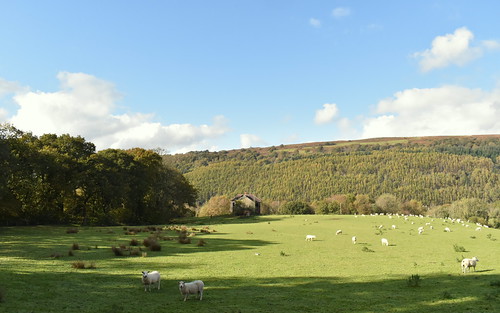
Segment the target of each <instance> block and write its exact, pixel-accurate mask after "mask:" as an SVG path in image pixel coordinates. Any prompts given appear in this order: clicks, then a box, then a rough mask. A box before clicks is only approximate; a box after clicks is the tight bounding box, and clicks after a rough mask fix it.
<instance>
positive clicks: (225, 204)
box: [198, 196, 231, 216]
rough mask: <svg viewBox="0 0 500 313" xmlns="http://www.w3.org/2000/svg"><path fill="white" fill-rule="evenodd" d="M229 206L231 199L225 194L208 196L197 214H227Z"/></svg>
mask: <svg viewBox="0 0 500 313" xmlns="http://www.w3.org/2000/svg"><path fill="white" fill-rule="evenodd" d="M230 208H231V200H229V198H228V197H226V196H215V197H212V198H210V200H208V202H207V203H205V204H204V205H203V206H202V207H201V208H200V211H198V216H217V215H228V214H229V213H231V212H230Z"/></svg>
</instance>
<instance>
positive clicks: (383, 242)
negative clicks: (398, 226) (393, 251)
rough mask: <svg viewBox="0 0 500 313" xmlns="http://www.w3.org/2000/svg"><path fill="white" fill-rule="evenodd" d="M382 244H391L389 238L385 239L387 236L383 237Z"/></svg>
mask: <svg viewBox="0 0 500 313" xmlns="http://www.w3.org/2000/svg"><path fill="white" fill-rule="evenodd" d="M381 241H382V245H383V246H389V240H387V239H385V238H382V240H381Z"/></svg>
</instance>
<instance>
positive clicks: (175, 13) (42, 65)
mask: <svg viewBox="0 0 500 313" xmlns="http://www.w3.org/2000/svg"><path fill="white" fill-rule="evenodd" d="M498 12H500V2H499V1H493V0H492V1H460V0H453V1H431V0H429V1H378V0H373V1H293V0H289V1H267V0H255V1H234V0H233V1H222V0H221V1H201V0H199V1H196V0H193V1H167V0H165V1H153V0H149V1H147V0H146V1H127V0H108V1H93V0H86V1H53V0H46V1H35V0H32V1H28V0H19V1H7V0H0V40H1V41H0V42H1V49H0V122H2V123H11V124H13V125H14V126H16V127H17V128H19V129H21V130H24V131H31V132H33V133H34V134H36V135H41V134H44V133H56V134H65V133H69V134H71V135H74V136H78V135H80V136H83V137H85V138H86V140H88V141H91V142H93V143H95V144H96V145H97V148H98V150H101V149H106V148H124V149H126V148H131V147H137V146H139V147H143V148H162V149H164V150H165V151H167V152H169V153H178V152H186V151H191V150H207V149H208V150H228V149H237V148H241V147H250V146H253V147H257V146H272V145H280V144H290V143H302V142H314V141H331V140H339V139H359V138H373V137H389V136H428V135H471V134H492V133H496V134H498V133H500V84H499V82H500V20H499V19H498Z"/></svg>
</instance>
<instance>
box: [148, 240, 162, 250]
mask: <svg viewBox="0 0 500 313" xmlns="http://www.w3.org/2000/svg"><path fill="white" fill-rule="evenodd" d="M149 250H151V251H161V245H160V244H159V243H158V241H153V242H152V243H151V245H150V246H149Z"/></svg>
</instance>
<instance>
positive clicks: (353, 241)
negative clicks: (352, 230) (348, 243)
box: [352, 236, 357, 244]
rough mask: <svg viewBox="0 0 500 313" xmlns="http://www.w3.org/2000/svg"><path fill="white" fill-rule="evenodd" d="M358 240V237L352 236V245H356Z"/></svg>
mask: <svg viewBox="0 0 500 313" xmlns="http://www.w3.org/2000/svg"><path fill="white" fill-rule="evenodd" d="M356 240H357V239H356V236H352V243H353V244H356Z"/></svg>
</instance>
